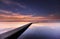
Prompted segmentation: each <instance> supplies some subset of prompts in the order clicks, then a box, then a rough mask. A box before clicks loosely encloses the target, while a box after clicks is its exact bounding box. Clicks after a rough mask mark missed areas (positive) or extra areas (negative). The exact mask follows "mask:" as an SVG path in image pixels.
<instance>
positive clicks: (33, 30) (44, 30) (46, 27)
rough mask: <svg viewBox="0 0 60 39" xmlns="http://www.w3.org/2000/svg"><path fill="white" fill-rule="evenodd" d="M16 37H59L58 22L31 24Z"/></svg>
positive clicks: (55, 38)
mask: <svg viewBox="0 0 60 39" xmlns="http://www.w3.org/2000/svg"><path fill="white" fill-rule="evenodd" d="M18 39H60V23H37V24H33V25H31V26H30V27H29V28H28V29H27V30H26V31H25V32H24V33H23V34H22V35H21V36H20V37H19V38H18Z"/></svg>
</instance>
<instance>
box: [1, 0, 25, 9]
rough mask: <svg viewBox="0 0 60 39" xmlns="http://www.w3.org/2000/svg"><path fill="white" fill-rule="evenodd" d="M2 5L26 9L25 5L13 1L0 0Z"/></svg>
mask: <svg viewBox="0 0 60 39" xmlns="http://www.w3.org/2000/svg"><path fill="white" fill-rule="evenodd" d="M0 1H1V2H2V3H4V4H6V5H12V4H13V5H16V6H19V7H20V8H24V9H25V8H26V6H25V4H22V3H18V2H14V1H12V0H0Z"/></svg>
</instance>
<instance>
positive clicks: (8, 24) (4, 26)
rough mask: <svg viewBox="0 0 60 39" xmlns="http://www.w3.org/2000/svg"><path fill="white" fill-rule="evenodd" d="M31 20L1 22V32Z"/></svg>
mask: <svg viewBox="0 0 60 39" xmlns="http://www.w3.org/2000/svg"><path fill="white" fill-rule="evenodd" d="M27 23H29V22H0V34H2V33H5V32H7V31H10V30H13V29H15V28H18V27H20V26H22V25H25V24H27Z"/></svg>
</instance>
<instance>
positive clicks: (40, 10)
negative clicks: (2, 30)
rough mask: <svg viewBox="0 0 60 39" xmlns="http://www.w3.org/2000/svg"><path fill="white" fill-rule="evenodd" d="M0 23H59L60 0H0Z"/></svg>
mask: <svg viewBox="0 0 60 39" xmlns="http://www.w3.org/2000/svg"><path fill="white" fill-rule="evenodd" d="M0 21H9V22H13V21H15V22H47V21H49V22H52V21H54V22H55V21H60V0H0Z"/></svg>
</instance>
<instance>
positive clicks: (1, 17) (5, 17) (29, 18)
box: [0, 10, 60, 22]
mask: <svg viewBox="0 0 60 39" xmlns="http://www.w3.org/2000/svg"><path fill="white" fill-rule="evenodd" d="M0 11H2V12H3V13H5V14H0V21H6V22H8V21H9V22H14V21H16V22H18V21H19V22H39V21H45V20H55V19H60V18H57V17H54V16H53V17H52V16H47V17H44V16H33V15H22V14H19V13H13V12H10V11H4V10H0Z"/></svg>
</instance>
